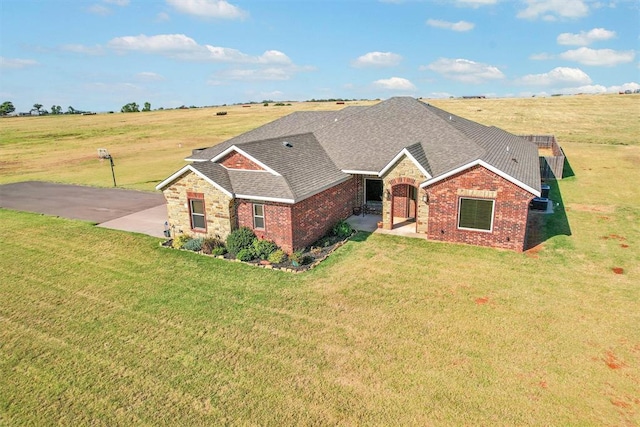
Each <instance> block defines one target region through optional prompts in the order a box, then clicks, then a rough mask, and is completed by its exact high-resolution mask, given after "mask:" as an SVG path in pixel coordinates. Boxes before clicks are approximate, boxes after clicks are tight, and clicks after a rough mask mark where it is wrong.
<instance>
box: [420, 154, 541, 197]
mask: <svg viewBox="0 0 640 427" xmlns="http://www.w3.org/2000/svg"><path fill="white" fill-rule="evenodd" d="M474 166H482V167H483V168H485V169H487V170H490V171H491V172H493V173H495V174H496V175H498V176H500V177H502V178H504V179H506V180H507V181H509V182H511V183H512V184H515V185H517V186H518V187H520V188H522V189H523V190H525V191H528V192H529V193H531V194H533V195H534V196H536V197H540V194H541V193H540V191H539V190H536V189H535V188H533V187H531V186H529V185H527V184H525V183H524V182H522V181H520V180H518V179H516V178H514V177H513V176H511V175H509V174H507V173H505V172H504V171H502V170H500V169H498V168H496V167H494V166H492V165H490V164H489V163H487V162H485V161H484V160H474V161H473V162H469V163H466V164H464V165H462V166H459V167H457V168H455V169H452V170H450V171H449V172H447V173H444V174H442V175H439V176H437V177H435V178H431V179H428V180H426V181H425V182H423V183H422V184H420V188H426V187H428V186H430V185H432V184H435V183H436V182H439V181H442V180H443V179H446V178H449V177H450V176H453V175H455V174H457V173H460V172H462V171H464V170H466V169H469V168H472V167H474Z"/></svg>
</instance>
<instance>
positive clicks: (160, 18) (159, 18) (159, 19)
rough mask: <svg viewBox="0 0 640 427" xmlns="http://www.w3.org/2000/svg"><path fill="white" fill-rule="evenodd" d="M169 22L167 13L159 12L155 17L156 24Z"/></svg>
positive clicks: (169, 18)
mask: <svg viewBox="0 0 640 427" xmlns="http://www.w3.org/2000/svg"><path fill="white" fill-rule="evenodd" d="M169 20H171V17H170V16H169V14H168V13H167V12H160V13H158V14H157V15H156V22H167V21H169Z"/></svg>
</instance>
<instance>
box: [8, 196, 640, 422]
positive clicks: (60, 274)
mask: <svg viewBox="0 0 640 427" xmlns="http://www.w3.org/2000/svg"><path fill="white" fill-rule="evenodd" d="M568 215H569V217H570V218H569V220H570V223H571V224H572V226H573V225H576V226H575V227H574V229H580V228H582V226H578V225H577V224H583V225H584V227H586V228H587V229H591V228H592V227H593V228H594V229H596V228H597V229H598V231H597V233H595V234H594V235H589V234H584V233H583V230H579V232H577V231H576V233H575V235H574V236H572V237H567V236H558V237H554V238H552V239H551V240H550V241H549V242H548V243H546V244H545V247H544V249H542V250H541V251H538V252H536V253H535V254H517V253H512V252H507V251H499V250H494V249H484V248H476V247H469V246H462V245H450V244H441V243H430V242H427V241H424V240H419V239H407V238H402V237H395V236H383V235H377V234H372V235H368V234H364V233H361V234H358V235H357V236H355V238H354V239H352V240H351V241H349V242H348V243H347V244H346V245H345V246H343V247H341V248H340V249H338V250H337V251H336V252H335V253H334V254H333V255H332V256H331V257H329V259H328V260H327V261H325V262H324V263H322V264H321V265H320V266H319V267H318V268H316V269H314V270H312V271H310V272H309V273H307V274H304V275H291V274H286V273H281V272H277V271H269V270H264V269H256V268H252V267H249V266H245V265H242V264H240V263H228V262H224V261H222V260H217V259H212V258H209V257H202V256H199V255H197V254H194V253H189V252H184V251H166V250H162V249H161V248H160V247H159V246H158V239H154V238H151V237H146V236H142V235H135V234H130V233H125V232H118V231H114V230H108V229H102V228H97V227H93V226H92V225H91V224H88V223H84V222H79V221H71V220H65V219H59V218H54V217H47V216H42V215H35V214H29V213H18V212H13V211H8V210H0V222H1V223H2V224H3V233H2V234H1V235H0V247H2V250H3V256H2V257H1V258H0V277H2V278H3V280H2V281H0V283H1V284H0V295H1V297H2V304H1V305H0V322H1V323H2V325H1V327H0V421H1V422H2V424H5V425H51V424H57V423H61V424H72V425H85V424H103V425H131V424H150V425H163V424H173V425H175V424H180V425H219V424H259V425H300V424H316V425H317V424H321V425H325V424H347V425H363V424H365V425H366V424H376V425H381V424H382V425H386V424H398V425H415V424H422V425H424V424H449V425H460V424H466V425H469V424H484V425H487V424H492V425H522V424H538V425H550V424H556V425H557V424H580V425H602V424H634V423H638V421H640V419H639V416H638V414H639V413H640V403H639V402H638V399H637V396H639V395H640V381H639V380H640V368H639V367H640V330H639V329H638V327H637V325H638V324H640V311H639V310H638V309H637V308H638V304H639V302H640V290H639V287H638V283H639V282H640V277H639V276H640V273H639V267H638V265H639V263H638V262H637V261H638V254H639V248H640V240H639V239H638V236H639V235H640V233H638V230H637V226H634V225H633V224H637V221H638V219H640V212H639V210H638V209H637V208H629V207H627V208H625V209H622V210H620V211H616V212H614V213H612V214H609V216H610V219H609V220H607V221H606V222H603V221H605V220H601V219H600V218H599V216H600V215H599V214H593V213H591V212H582V211H581V212H572V211H569V212H568ZM634 227H636V228H634ZM624 228H626V229H627V230H629V231H628V232H627V233H626V234H624V236H623V237H624V239H625V240H624V242H622V241H619V240H618V239H614V238H608V239H602V238H601V237H602V236H604V235H607V236H609V235H610V234H615V233H614V230H620V229H624ZM565 240H569V241H571V244H565V243H563V242H564V241H565ZM621 243H624V244H626V245H628V247H626V248H623V247H621ZM593 245H598V247H597V248H594V249H593V251H594V254H593V255H592V254H591V253H589V252H588V251H587V252H586V253H585V252H583V249H584V247H588V246H593ZM595 252H597V253H598V255H597V256H596V255H595ZM613 266H621V267H624V274H621V275H618V274H615V273H613V272H612V271H611V267H613Z"/></svg>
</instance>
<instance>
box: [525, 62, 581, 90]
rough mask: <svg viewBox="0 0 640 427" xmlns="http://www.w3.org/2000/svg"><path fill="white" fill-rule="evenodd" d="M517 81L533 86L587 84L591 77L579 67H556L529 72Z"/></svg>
mask: <svg viewBox="0 0 640 427" xmlns="http://www.w3.org/2000/svg"><path fill="white" fill-rule="evenodd" d="M517 83H520V84H523V85H531V86H552V85H557V84H577V85H587V84H590V83H591V77H589V75H588V74H587V73H585V72H584V71H582V70H581V69H579V68H567V67H556V68H554V69H553V70H551V71H549V72H548V73H542V74H527V75H526V76H523V77H521V78H519V79H518V80H517Z"/></svg>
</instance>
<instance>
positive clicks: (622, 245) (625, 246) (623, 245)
mask: <svg viewBox="0 0 640 427" xmlns="http://www.w3.org/2000/svg"><path fill="white" fill-rule="evenodd" d="M620 247H621V248H624V249H626V248H628V247H629V245H627V244H626V243H620Z"/></svg>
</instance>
